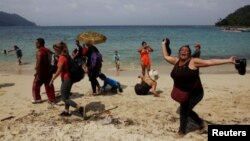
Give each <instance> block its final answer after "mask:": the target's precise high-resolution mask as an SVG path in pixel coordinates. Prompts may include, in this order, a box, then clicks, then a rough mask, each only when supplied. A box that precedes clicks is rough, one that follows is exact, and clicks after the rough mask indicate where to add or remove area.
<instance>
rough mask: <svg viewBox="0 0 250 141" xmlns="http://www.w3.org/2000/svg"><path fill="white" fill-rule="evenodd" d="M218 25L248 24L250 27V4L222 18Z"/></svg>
mask: <svg viewBox="0 0 250 141" xmlns="http://www.w3.org/2000/svg"><path fill="white" fill-rule="evenodd" d="M215 25H216V26H248V27H250V5H246V6H244V7H241V8H239V9H238V10H236V11H235V12H234V13H231V14H229V15H228V16H227V17H226V18H225V19H220V20H219V21H218V22H217V23H215Z"/></svg>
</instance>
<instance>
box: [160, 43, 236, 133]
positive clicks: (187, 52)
mask: <svg viewBox="0 0 250 141" xmlns="http://www.w3.org/2000/svg"><path fill="white" fill-rule="evenodd" d="M166 42H169V40H163V42H162V52H163V57H164V59H165V60H166V61H167V62H168V63H170V64H172V65H174V68H173V70H172V72H171V77H172V79H173V80H174V88H178V89H179V90H180V91H183V92H188V93H189V94H190V97H189V98H188V100H187V101H186V102H183V103H180V127H179V131H178V132H177V137H183V136H184V135H185V134H186V133H187V132H186V126H187V123H188V117H190V118H192V119H193V120H194V121H195V122H196V123H197V124H198V125H199V127H200V129H201V130H202V129H205V123H204V122H203V120H202V119H201V118H200V117H199V116H198V115H197V114H196V113H195V112H194V111H193V110H192V109H193V108H194V107H195V106H196V105H197V104H198V103H199V102H200V101H201V99H202V98H203V87H202V83H201V80H200V76H199V68H200V67H209V66H215V65H222V64H235V57H230V58H228V59H210V60H203V59H200V58H192V56H191V49H190V48H189V46H188V45H184V46H182V47H181V48H180V50H179V54H178V57H173V56H170V53H169V52H168V51H167V47H166V44H167V43H166ZM173 92H175V91H173Z"/></svg>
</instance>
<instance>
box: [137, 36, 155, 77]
mask: <svg viewBox="0 0 250 141" xmlns="http://www.w3.org/2000/svg"><path fill="white" fill-rule="evenodd" d="M137 51H138V52H139V53H140V55H141V59H140V60H141V69H142V76H145V71H147V75H148V72H149V71H150V69H151V62H150V57H149V53H150V52H153V51H154V50H153V49H152V48H151V47H150V46H148V45H147V43H146V42H145V41H142V47H141V48H139V49H138V50H137Z"/></svg>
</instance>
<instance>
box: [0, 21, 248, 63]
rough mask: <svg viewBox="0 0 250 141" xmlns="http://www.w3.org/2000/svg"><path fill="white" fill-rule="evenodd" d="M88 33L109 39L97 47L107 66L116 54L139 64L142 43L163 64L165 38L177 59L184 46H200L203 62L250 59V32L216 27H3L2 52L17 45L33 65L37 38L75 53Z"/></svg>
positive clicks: (2, 57)
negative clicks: (62, 44) (80, 37)
mask: <svg viewBox="0 0 250 141" xmlns="http://www.w3.org/2000/svg"><path fill="white" fill-rule="evenodd" d="M85 31H96V32H100V33H102V34H104V35H106V36H107V38H108V39H107V41H106V43H103V44H99V45H97V47H98V48H99V50H100V51H101V53H102V54H103V59H104V62H105V63H107V64H109V63H112V55H113V53H114V51H115V50H118V51H119V53H120V56H121V62H122V63H124V64H128V65H131V66H133V65H136V64H138V62H139V54H138V53H137V51H136V49H137V48H139V46H140V45H141V42H142V41H146V42H147V43H148V44H149V45H150V46H151V47H153V48H154V49H155V51H154V52H153V53H152V54H151V59H152V63H153V64H161V63H163V62H164V61H163V59H162V53H161V50H160V45H161V41H162V39H163V38H165V37H169V38H170V40H171V44H170V47H171V49H172V52H173V55H176V54H177V51H178V49H179V47H180V46H182V45H184V44H189V45H190V46H191V48H192V50H194V47H193V46H194V44H195V43H200V44H201V47H202V48H201V56H202V58H214V57H217V58H218V57H219V58H227V57H229V56H231V55H235V56H237V57H239V58H247V59H248V60H249V59H250V32H223V31H222V30H221V29H220V28H218V27H214V26H74V27H72V26H65V27H40V26H37V27H0V50H1V51H2V50H3V49H9V48H11V47H12V46H13V45H17V46H19V47H20V48H21V49H22V51H23V55H24V57H23V61H24V62H28V63H33V62H34V61H35V55H34V54H35V51H36V48H35V40H36V38H38V37H42V38H44V39H45V41H46V47H48V48H52V45H53V44H54V43H55V42H58V41H65V42H66V43H68V46H69V50H70V51H72V50H73V49H74V48H75V47H76V46H75V42H74V40H75V37H76V36H77V34H79V33H81V32H85ZM0 60H1V61H5V62H15V61H16V58H15V55H14V54H9V55H3V54H0Z"/></svg>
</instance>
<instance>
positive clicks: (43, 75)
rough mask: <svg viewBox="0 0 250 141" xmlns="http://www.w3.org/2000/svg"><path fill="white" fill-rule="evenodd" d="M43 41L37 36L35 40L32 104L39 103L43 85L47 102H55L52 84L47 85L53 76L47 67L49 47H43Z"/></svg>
mask: <svg viewBox="0 0 250 141" xmlns="http://www.w3.org/2000/svg"><path fill="white" fill-rule="evenodd" d="M44 44H45V41H44V39H43V38H38V39H37V40H36V48H37V52H36V68H35V70H36V72H35V75H34V76H35V78H34V81H33V87H32V94H33V101H32V103H33V104H36V103H41V102H42V99H41V95H40V89H41V86H42V85H43V84H44V85H45V90H46V93H47V96H48V102H49V103H50V104H52V103H54V102H55V89H54V86H53V85H49V82H50V80H51V78H52V76H53V73H51V72H50V71H49V69H48V67H49V65H50V64H49V63H50V62H49V57H48V54H49V52H50V50H49V49H47V48H45V47H44Z"/></svg>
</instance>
